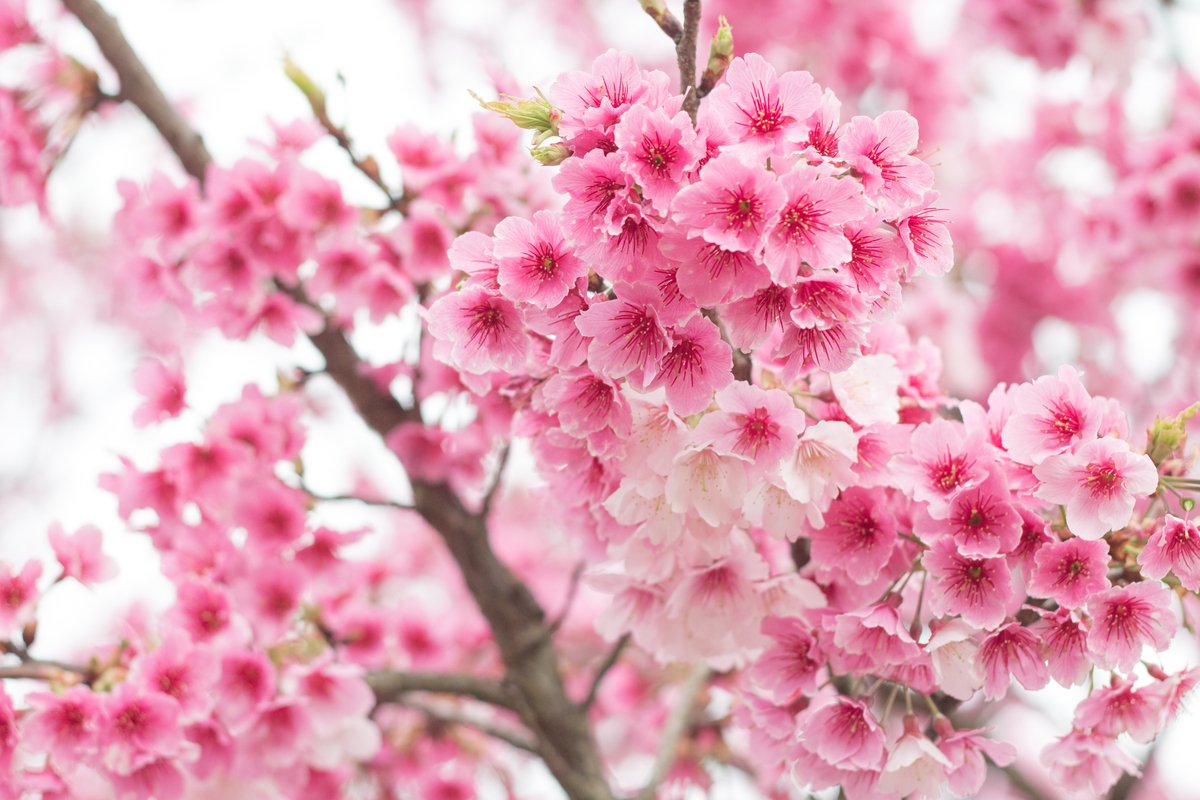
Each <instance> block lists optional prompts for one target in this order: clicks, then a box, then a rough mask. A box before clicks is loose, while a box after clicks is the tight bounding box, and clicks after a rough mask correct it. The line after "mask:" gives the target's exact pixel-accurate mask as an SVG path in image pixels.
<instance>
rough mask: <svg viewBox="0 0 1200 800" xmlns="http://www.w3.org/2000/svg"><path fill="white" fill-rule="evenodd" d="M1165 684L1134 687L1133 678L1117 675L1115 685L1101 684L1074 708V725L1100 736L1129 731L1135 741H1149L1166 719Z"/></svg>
mask: <svg viewBox="0 0 1200 800" xmlns="http://www.w3.org/2000/svg"><path fill="white" fill-rule="evenodd" d="M1163 686H1164V685H1163V684H1162V683H1160V682H1157V681H1156V682H1155V683H1153V684H1151V685H1149V686H1144V687H1142V688H1141V689H1137V688H1134V685H1133V680H1132V679H1131V678H1121V677H1119V676H1116V675H1114V676H1113V681H1112V685H1111V686H1108V687H1104V688H1099V689H1096V690H1095V691H1093V692H1092V693H1091V694H1090V695H1088V696H1087V697H1086V698H1085V699H1084V700H1083V701H1082V702H1080V703H1079V705H1078V706H1077V707H1076V708H1075V720H1074V725H1075V727H1076V728H1077V729H1079V730H1090V731H1091V732H1093V733H1096V734H1099V735H1101V736H1111V737H1114V738H1115V737H1116V736H1118V735H1119V734H1121V733H1128V734H1129V736H1130V738H1131V739H1133V740H1134V741H1135V742H1140V743H1142V744H1149V743H1150V742H1152V741H1153V740H1154V738H1155V737H1156V736H1158V734H1159V731H1161V730H1162V727H1163V726H1164V725H1165V724H1166V723H1167V706H1166V703H1167V699H1168V696H1167V694H1165V693H1164V692H1163V691H1162V688H1163Z"/></svg>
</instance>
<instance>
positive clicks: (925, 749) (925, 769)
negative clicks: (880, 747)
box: [878, 714, 954, 798]
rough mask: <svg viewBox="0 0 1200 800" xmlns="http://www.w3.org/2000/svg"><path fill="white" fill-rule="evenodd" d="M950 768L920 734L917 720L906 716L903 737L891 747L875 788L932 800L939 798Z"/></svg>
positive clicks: (951, 764)
mask: <svg viewBox="0 0 1200 800" xmlns="http://www.w3.org/2000/svg"><path fill="white" fill-rule="evenodd" d="M953 766H954V765H953V763H952V762H951V761H950V759H949V758H948V757H947V756H946V754H945V753H943V752H942V751H941V750H939V749H938V748H937V746H936V745H935V744H934V743H933V742H931V741H930V740H929V738H928V737H926V736H925V734H924V733H923V732H922V730H921V725H920V722H919V721H918V720H917V717H916V716H915V715H913V714H908V715H906V716H905V717H904V733H903V734H901V736H900V738H899V739H897V740H896V741H895V742H892V743H891V747H890V748H889V752H888V757H887V762H886V763H884V765H883V772H882V774H880V776H879V783H878V787H879V789H880V791H884V792H894V793H895V794H897V795H900V796H902V797H912V798H935V797H938V796H940V795H941V791H942V785H943V784H944V783H945V782H946V778H947V773H949V771H950V770H951V769H952V768H953Z"/></svg>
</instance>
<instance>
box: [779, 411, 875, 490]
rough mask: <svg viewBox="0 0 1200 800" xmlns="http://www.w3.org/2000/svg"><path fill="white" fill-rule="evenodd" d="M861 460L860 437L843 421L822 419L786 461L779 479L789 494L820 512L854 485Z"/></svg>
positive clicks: (810, 428) (811, 427)
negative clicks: (855, 473) (838, 495)
mask: <svg viewBox="0 0 1200 800" xmlns="http://www.w3.org/2000/svg"><path fill="white" fill-rule="evenodd" d="M857 458H858V437H857V436H856V435H855V433H854V430H853V429H852V428H851V427H850V426H849V425H847V424H846V423H844V422H840V421H830V420H821V421H820V422H818V423H816V424H815V425H810V426H809V427H808V428H807V429H806V430H805V431H804V435H803V436H802V437H801V438H800V442H799V444H797V446H796V451H795V453H794V454H792V455H791V456H789V457H787V458H785V459H784V460H783V465H782V466H781V467H780V476H781V477H782V478H783V485H784V487H785V488H786V489H787V491H788V494H790V495H791V496H792V497H793V498H795V499H796V500H798V501H800V502H801V503H813V504H815V505H816V507H817V508H819V509H825V508H828V507H829V503H830V501H832V500H833V498H834V497H835V496H836V495H837V493H838V492H840V491H841V490H842V489H845V488H846V487H848V486H852V485H853V484H854V482H855V475H854V470H853V465H854V462H855V460H856V459H857Z"/></svg>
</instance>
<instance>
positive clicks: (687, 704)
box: [637, 664, 712, 800]
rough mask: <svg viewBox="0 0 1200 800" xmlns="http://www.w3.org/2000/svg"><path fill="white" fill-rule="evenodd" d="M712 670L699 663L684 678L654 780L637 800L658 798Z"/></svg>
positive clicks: (665, 727) (664, 734)
mask: <svg viewBox="0 0 1200 800" xmlns="http://www.w3.org/2000/svg"><path fill="white" fill-rule="evenodd" d="M711 674H712V673H711V672H709V670H708V667H707V666H705V665H704V664H697V665H696V666H695V667H693V668H692V671H691V673H690V674H689V675H688V677H687V680H686V681H684V684H683V694H682V695H681V696H680V698H679V704H678V705H677V706H675V708H674V709H672V710H671V715H670V716H669V717H667V721H666V724H664V725H663V729H662V735H661V738H660V740H659V748H658V755H657V756H656V757H655V759H654V767H653V768H652V769H651V770H650V780H648V781H647V782H646V785H645V787H644V788H643V789H642V790H641V791H640V792H638V794H637V800H654V798H655V797H656V796H657V795H658V787H659V786H661V785H662V782H663V781H664V780H665V779H666V777H667V775H668V774H669V773H670V772H671V767H672V766H674V764H675V760H676V759H677V758H678V757H679V743H680V742H681V741H682V740H683V736H684V734H686V733H687V729H688V722H689V721H690V720H691V718H692V708H693V707H694V706H695V705H696V699H697V698H698V697H699V696H700V692H701V691H703V689H704V685H705V684H706V683H708V678H709V676H710V675H711Z"/></svg>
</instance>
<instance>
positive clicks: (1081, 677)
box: [1031, 608, 1092, 686]
mask: <svg viewBox="0 0 1200 800" xmlns="http://www.w3.org/2000/svg"><path fill="white" fill-rule="evenodd" d="M1031 629H1032V630H1033V631H1034V633H1036V634H1037V636H1038V638H1040V639H1041V640H1042V653H1043V654H1044V655H1045V656H1046V667H1047V668H1048V669H1049V670H1050V677H1051V678H1053V679H1054V680H1055V681H1057V682H1058V683H1059V684H1060V685H1062V686H1075V685H1077V684H1080V683H1083V682H1084V681H1085V680H1087V676H1088V675H1089V674H1091V671H1092V658H1091V656H1090V655H1089V654H1088V648H1087V634H1088V629H1087V627H1086V626H1085V624H1084V623H1083V622H1081V621H1080V620H1079V619H1078V616H1077V614H1076V613H1072V612H1071V611H1070V610H1069V609H1065V608H1060V609H1058V610H1057V611H1055V612H1054V613H1053V614H1046V615H1044V616H1043V617H1042V618H1041V619H1040V620H1038V621H1037V622H1035V623H1034V624H1033V625H1032V626H1031Z"/></svg>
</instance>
